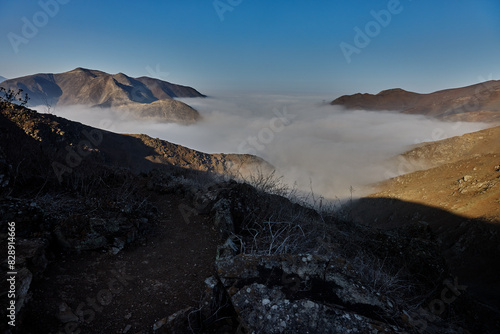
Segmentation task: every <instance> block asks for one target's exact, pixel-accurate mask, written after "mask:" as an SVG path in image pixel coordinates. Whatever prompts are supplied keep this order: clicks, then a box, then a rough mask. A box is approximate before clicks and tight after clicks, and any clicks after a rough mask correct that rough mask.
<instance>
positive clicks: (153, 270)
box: [22, 195, 216, 333]
mask: <svg viewBox="0 0 500 334" xmlns="http://www.w3.org/2000/svg"><path fill="white" fill-rule="evenodd" d="M152 196H155V195H152ZM150 200H152V201H153V203H154V204H155V206H156V207H157V208H158V209H159V211H160V212H159V216H160V219H159V220H158V221H157V222H155V223H154V224H153V225H152V226H151V230H150V231H148V232H147V233H146V235H145V237H144V238H143V239H142V240H139V241H138V242H135V243H133V244H132V245H130V246H127V247H126V248H125V249H123V250H122V251H120V252H119V253H118V254H112V253H111V252H83V253H81V254H79V255H78V254H74V255H73V254H66V255H61V256H62V258H61V259H60V260H58V261H55V262H53V263H52V264H50V265H49V266H48V268H47V270H46V271H45V273H44V278H43V279H42V280H41V281H40V282H39V283H38V284H37V285H35V286H33V290H32V291H33V295H32V298H31V299H32V300H31V302H30V303H29V304H28V305H27V307H26V309H25V313H24V319H31V320H29V321H25V322H24V323H25V325H26V327H25V328H23V329H22V332H23V333H50V332H54V331H53V329H54V328H60V332H61V333H71V332H78V330H79V329H80V330H81V333H137V332H139V331H141V330H146V329H152V328H153V326H154V324H155V323H156V322H157V321H158V320H160V319H162V318H165V317H167V316H169V315H170V314H172V313H174V312H176V311H178V310H179V309H182V308H185V307H188V306H196V305H197V303H198V302H199V301H200V299H201V297H202V294H203V289H204V283H203V281H204V280H205V278H207V277H209V276H211V275H212V274H213V263H214V257H215V254H216V234H215V232H214V230H213V229H212V228H211V227H210V223H209V222H208V221H207V220H206V218H205V217H203V216H193V217H191V218H190V219H191V221H190V222H189V223H186V221H185V220H184V218H183V216H182V214H181V212H180V211H179V210H178V205H179V204H180V202H179V200H178V199H177V198H176V196H175V195H157V197H156V198H153V197H151V198H150ZM35 319H36V320H35ZM82 320H83V322H82Z"/></svg>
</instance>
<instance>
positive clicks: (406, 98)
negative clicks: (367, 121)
mask: <svg viewBox="0 0 500 334" xmlns="http://www.w3.org/2000/svg"><path fill="white" fill-rule="evenodd" d="M330 104H331V105H340V106H343V107H345V108H347V109H364V110H374V111H376V110H387V111H399V112H401V113H404V114H422V115H426V116H432V117H436V118H439V119H444V120H451V121H482V122H498V121H500V80H490V81H485V82H482V83H479V84H474V85H469V86H465V87H459V88H451V89H444V90H439V91H436V92H433V93H429V94H420V93H415V92H409V91H406V90H404V89H401V88H393V89H387V90H383V91H381V92H379V93H378V94H361V93H357V94H352V95H343V96H341V97H339V98H337V99H335V100H333V101H332V102H331V103H330Z"/></svg>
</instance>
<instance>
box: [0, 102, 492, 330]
mask: <svg viewBox="0 0 500 334" xmlns="http://www.w3.org/2000/svg"><path fill="white" fill-rule="evenodd" d="M1 110H2V112H1V113H0V129H1V131H0V235H1V237H2V238H1V239H0V247H1V248H2V249H7V233H8V226H9V223H10V224H11V225H12V223H15V227H16V271H17V275H16V298H15V300H16V307H17V311H16V327H9V328H10V330H11V332H12V333H23V334H26V333H27V334H29V333H33V334H35V333H57V332H61V333H345V332H358V333H467V332H469V333H495V330H496V329H497V328H498V326H499V325H500V320H499V318H498V315H497V314H496V313H495V311H494V310H492V309H491V308H488V307H485V306H483V305H482V304H481V303H479V302H477V300H475V299H474V298H473V296H471V295H470V294H469V292H468V288H466V287H465V288H464V287H463V285H462V282H461V281H457V278H456V277H455V276H454V275H453V273H452V272H451V271H450V270H449V268H448V265H447V262H446V261H445V259H444V257H443V254H442V249H441V245H440V243H439V241H438V240H436V235H435V233H434V232H433V231H432V230H431V229H430V228H429V227H428V226H427V225H425V224H422V223H418V222H409V223H408V224H405V225H404V226H400V227H398V228H395V229H392V230H391V231H381V230H377V229H373V228H371V227H368V226H362V225H357V224H354V223H353V222H352V221H351V220H350V218H349V217H350V216H351V215H352V213H349V212H345V213H343V214H342V215H334V214H333V213H332V212H331V211H329V210H325V211H321V212H318V211H315V210H314V209H313V208H311V207H309V206H307V205H305V204H304V203H301V202H300V201H298V200H295V201H292V200H290V199H289V198H285V197H282V195H288V196H290V194H291V193H290V192H288V191H287V189H286V188H284V187H283V186H282V185H281V184H280V183H279V178H274V177H273V175H272V174H271V175H269V176H266V175H265V174H260V176H259V175H257V176H256V177H254V178H252V184H247V183H245V182H242V181H241V180H235V179H229V178H228V177H227V176H226V177H223V175H222V174H224V173H227V172H228V171H231V169H232V168H235V167H236V166H241V168H240V171H241V169H243V167H244V166H247V167H248V168H249V169H250V167H251V166H254V164H255V163H259V165H260V166H262V161H260V160H259V159H256V158H254V157H251V156H224V155H218V156H213V155H208V154H204V153H201V152H196V151H193V150H189V149H186V148H183V147H181V146H177V145H174V144H171V143H168V142H164V141H160V140H158V139H152V138H149V137H147V136H144V135H131V136H125V135H117V134H113V133H110V132H105V131H100V130H96V129H93V128H91V127H87V126H85V125H82V124H79V123H74V122H70V121H67V120H64V119H61V118H58V117H55V116H52V115H40V114H37V113H35V112H33V111H30V110H29V109H25V108H21V107H18V106H13V105H7V104H3V105H2V106H1ZM54 162H57V163H59V164H60V165H57V166H56V169H54ZM57 170H59V171H64V173H62V174H58V172H56V171H57ZM58 175H59V176H61V179H59V176H58ZM292 193H293V192H292ZM340 216H341V217H344V218H342V219H341V218H340ZM6 259H7V257H6V256H5V257H4V258H3V260H2V270H4V273H5V272H7V262H6ZM0 284H2V285H1V286H2V291H6V290H7V289H8V286H7V281H6V278H5V277H4V278H3V279H2V281H1V283H0ZM2 301H5V302H6V303H7V300H6V297H5V294H4V295H3V296H2ZM5 312H6V311H5V308H2V311H1V316H2V317H4V319H5V318H6V317H7V315H6V314H5ZM1 326H3V327H2V328H0V330H2V331H3V330H4V329H5V328H6V326H7V325H6V324H5V322H2V325H1Z"/></svg>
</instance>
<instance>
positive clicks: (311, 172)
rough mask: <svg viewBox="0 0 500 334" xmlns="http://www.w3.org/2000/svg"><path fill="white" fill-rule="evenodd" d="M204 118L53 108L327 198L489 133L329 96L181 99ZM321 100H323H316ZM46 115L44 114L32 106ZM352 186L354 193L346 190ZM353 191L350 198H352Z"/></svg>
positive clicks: (364, 189)
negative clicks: (259, 169)
mask: <svg viewBox="0 0 500 334" xmlns="http://www.w3.org/2000/svg"><path fill="white" fill-rule="evenodd" d="M179 100H180V101H183V102H185V103H187V104H188V105H190V106H192V107H193V108H195V109H196V110H198V111H199V113H200V114H201V116H202V120H201V121H199V122H198V123H196V124H194V125H179V124H174V123H159V122H156V121H147V120H146V121H145V120H141V121H138V120H137V119H131V118H127V117H126V116H124V114H119V113H117V112H114V111H112V110H109V109H97V108H87V107H81V106H80V107H62V106H58V107H56V108H55V109H53V110H52V112H53V113H54V114H56V115H58V116H61V117H64V118H67V119H70V120H74V121H78V122H82V123H84V124H88V125H91V126H94V127H98V128H101V129H105V130H109V131H113V132H118V133H134V134H135V133H143V134H147V135H149V136H151V137H154V138H156V137H157V138H160V139H164V140H167V141H170V142H173V143H176V144H180V145H183V146H186V147H189V148H192V149H196V150H199V151H203V152H207V153H249V154H255V155H258V156H260V157H262V158H263V159H265V160H267V161H268V162H269V163H271V164H272V165H273V166H275V167H276V169H277V171H276V175H282V176H283V180H285V181H286V182H287V183H288V184H289V185H290V186H291V187H294V186H295V187H296V188H297V189H298V190H300V191H303V192H305V193H310V192H311V191H312V192H313V193H314V194H315V196H320V195H321V196H323V197H325V198H327V199H334V200H335V199H346V198H349V197H350V196H351V195H352V196H353V197H359V196H363V195H367V194H369V193H370V191H373V188H371V187H370V185H373V184H374V183H376V182H379V181H382V180H385V179H388V178H390V177H394V176H396V175H400V174H403V173H407V172H410V171H412V170H411V169H412V168H413V167H414V166H413V167H409V166H405V165H401V164H397V163H395V162H394V161H392V162H391V161H390V159H391V158H393V157H395V156H396V155H398V154H400V153H403V152H405V151H407V150H408V149H409V148H410V146H411V145H413V144H417V143H422V142H429V141H436V140H440V139H444V138H448V137H453V136H457V135H462V134H464V133H468V132H473V131H478V130H481V129H485V128H487V127H488V125H487V124H483V123H451V122H441V121H438V120H435V119H430V118H428V117H425V116H420V115H405V114H398V113H394V112H380V111H376V112H375V111H361V110H354V111H352V110H344V109H343V108H341V107H338V106H332V105H329V104H328V103H327V102H325V101H331V100H332V96H291V95H290V96H289V95H270V94H252V95H248V94H228V93H226V94H219V95H217V96H214V97H208V98H204V99H202V98H184V99H179ZM322 101H323V102H322ZM37 110H38V111H40V112H46V108H45V107H43V106H40V107H38V108H37ZM351 187H352V188H351ZM351 189H352V190H353V191H354V192H351Z"/></svg>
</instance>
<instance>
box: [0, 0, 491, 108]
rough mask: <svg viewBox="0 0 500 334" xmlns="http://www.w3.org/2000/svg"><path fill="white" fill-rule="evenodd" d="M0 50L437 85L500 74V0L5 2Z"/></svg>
mask: <svg viewBox="0 0 500 334" xmlns="http://www.w3.org/2000/svg"><path fill="white" fill-rule="evenodd" d="M44 4H46V5H44ZM54 4H57V7H58V8H57V7H56V6H55V5H54ZM216 7H217V8H218V9H217V8H216ZM44 8H45V9H44ZM381 11H383V12H381ZM372 13H379V14H378V15H382V16H381V17H382V19H381V20H382V21H380V22H377V21H376V19H375V18H374V16H373V14H372ZM381 13H382V14H381ZM383 13H385V14H387V13H389V17H390V22H388V21H389V19H388V17H387V15H386V16H384V15H383ZM384 20H385V21H384ZM26 22H28V23H26ZM382 23H383V24H382ZM27 25H33V26H34V27H35V29H36V30H37V31H35V32H34V31H33V30H30V29H29V27H26V26H27ZM356 27H357V28H359V30H357V31H361V32H362V34H364V35H366V36H365V38H362V37H359V36H358V38H357V41H358V44H357V45H356V34H357V32H356V30H355V28H356ZM367 27H368V28H367ZM23 28H24V31H23ZM367 29H372V30H368V31H367ZM366 38H368V39H369V43H367V40H366ZM342 43H345V44H343V45H350V46H352V47H353V48H356V50H357V51H356V52H354V53H352V54H350V55H349V57H347V58H350V62H348V61H347V58H346V56H345V55H344V53H343V51H342V49H341V47H340V46H341V44H342ZM351 50H352V49H351ZM16 51H17V52H16ZM0 59H1V62H0V75H3V76H5V77H8V78H12V77H17V76H22V75H27V74H33V73H39V72H56V73H57V72H65V71H69V70H71V69H73V68H75V67H79V66H81V67H87V68H92V69H99V70H102V71H105V72H109V73H118V72H124V73H126V74H128V75H131V76H134V77H137V76H143V75H147V76H156V77H159V78H160V79H163V80H167V81H171V82H174V83H180V84H185V85H190V86H193V87H195V88H197V89H198V90H200V91H201V92H203V93H210V92H212V91H216V90H240V91H271V92H301V93H321V94H324V93H326V94H331V96H332V98H335V97H337V96H338V95H340V94H348V93H349V94H350V93H355V92H369V93H377V92H379V91H380V90H383V89H388V88H394V87H401V88H404V89H407V90H412V91H417V92H431V91H435V90H439V89H444V88H450V87H458V86H464V85H468V84H473V83H477V82H479V81H481V78H484V79H500V63H499V61H498V60H499V59H500V1H497V0H477V1H465V0H441V1H436V0H434V1H432V0H412V1H411V0H400V1H397V0H384V1H374V0H344V1H330V0H321V1H319V0H317V1H311V0H309V1H307V0H275V1H272V0H217V1H212V0H203V1H202V0H176V1H174V0H164V1H128V0H120V1H115V0H106V1H102V0H101V1H96V0H85V1H84V0H41V1H40V2H38V1H7V0H0Z"/></svg>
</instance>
